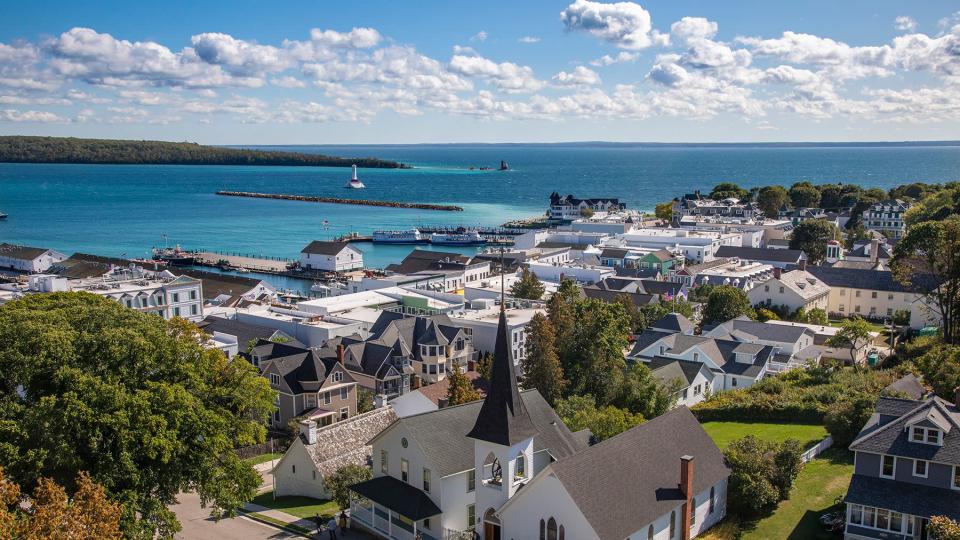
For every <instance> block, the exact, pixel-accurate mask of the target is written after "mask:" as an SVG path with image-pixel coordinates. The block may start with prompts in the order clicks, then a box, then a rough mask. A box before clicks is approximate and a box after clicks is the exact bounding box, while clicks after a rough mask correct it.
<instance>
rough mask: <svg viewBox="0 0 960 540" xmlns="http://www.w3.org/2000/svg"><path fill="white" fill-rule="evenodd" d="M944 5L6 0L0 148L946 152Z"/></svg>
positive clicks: (955, 79) (949, 32) (952, 23)
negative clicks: (882, 145)
mask: <svg viewBox="0 0 960 540" xmlns="http://www.w3.org/2000/svg"><path fill="white" fill-rule="evenodd" d="M958 9H960V5H958V4H957V3H956V2H955V1H952V2H948V1H929V2H911V3H909V4H908V3H902V2H877V1H873V2H853V1H843V2H837V1H836V0H834V1H831V2H789V3H788V2H769V1H767V2H759V1H756V2H754V1H751V2H733V1H724V2H715V1H714V2H690V1H670V2H639V3H636V2H594V1H591V0H567V1H561V2H547V1H537V2H515V1H514V2H489V1H487V2H449V1H448V2H430V1H417V2H398V1H352V2H333V1H329V2H328V1H325V2H320V1H313V2H306V1H302V2H279V1H278V2H270V3H266V2H253V1H238V0H234V1H231V2H210V1H206V2H195V1H194V2H183V1H170V0H168V1H165V2H162V3H159V2H146V1H141V2H58V1H45V2H15V3H14V2H7V3H4V4H3V5H2V6H0V133H2V134H44V135H70V136H89V137H115V138H128V137H129V138H151V139H167V140H192V141H198V142H203V143H218V144H242V143H247V144H310V143H417V142H473V141H477V142H523V141H542V142H551V141H578V140H611V141H662V142H698V141H703V142H738V141H851V140H852V141H871V140H936V139H957V138H960V137H958V133H957V129H956V127H957V125H960V123H958V121H960V11H958Z"/></svg>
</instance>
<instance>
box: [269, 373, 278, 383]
mask: <svg viewBox="0 0 960 540" xmlns="http://www.w3.org/2000/svg"><path fill="white" fill-rule="evenodd" d="M270 384H271V385H273V386H280V376H279V375H277V374H276V373H271V374H270Z"/></svg>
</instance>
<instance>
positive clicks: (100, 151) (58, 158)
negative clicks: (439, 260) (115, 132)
mask: <svg viewBox="0 0 960 540" xmlns="http://www.w3.org/2000/svg"><path fill="white" fill-rule="evenodd" d="M0 163H90V164H108V165H286V166H295V167H349V166H351V165H356V166H357V167H364V168H378V169H408V168H410V166H409V165H406V164H404V163H398V162H396V161H386V160H382V159H376V158H369V157H366V158H343V157H334V156H324V155H320V154H304V153H300V152H277V151H272V150H248V149H241V148H223V147H218V146H206V145H201V144H196V143H190V142H166V141H127V140H114V139H76V138H73V137H27V136H19V135H16V136H6V137H0Z"/></svg>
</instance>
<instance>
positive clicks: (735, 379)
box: [730, 377, 737, 386]
mask: <svg viewBox="0 0 960 540" xmlns="http://www.w3.org/2000/svg"><path fill="white" fill-rule="evenodd" d="M736 385H737V378H736V377H732V378H731V379H730V386H736Z"/></svg>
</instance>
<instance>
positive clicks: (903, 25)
mask: <svg viewBox="0 0 960 540" xmlns="http://www.w3.org/2000/svg"><path fill="white" fill-rule="evenodd" d="M893 27H894V28H896V29H897V30H901V31H904V30H905V31H907V32H913V31H915V30H916V29H917V21H915V20H914V19H913V17H908V16H906V15H900V16H899V17H897V18H896V19H894V20H893Z"/></svg>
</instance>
